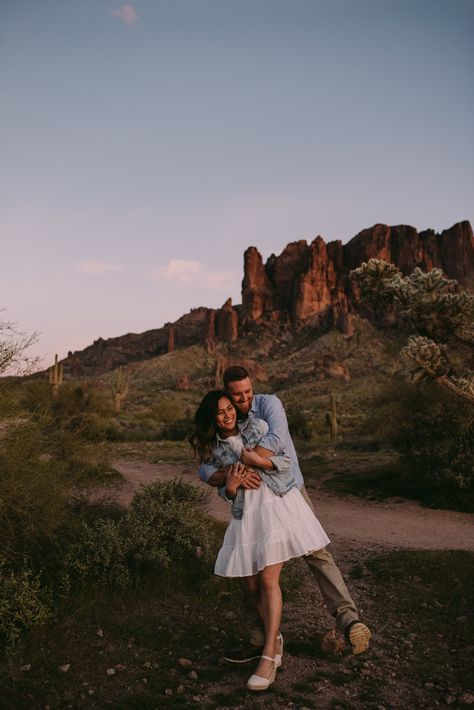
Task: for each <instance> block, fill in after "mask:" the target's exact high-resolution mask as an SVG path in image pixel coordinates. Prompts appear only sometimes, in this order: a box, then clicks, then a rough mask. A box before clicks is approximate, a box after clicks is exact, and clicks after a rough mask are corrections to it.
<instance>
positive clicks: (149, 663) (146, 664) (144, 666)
mask: <svg viewBox="0 0 474 710" xmlns="http://www.w3.org/2000/svg"><path fill="white" fill-rule="evenodd" d="M142 668H151V661H145V663H144V664H143V666H142Z"/></svg>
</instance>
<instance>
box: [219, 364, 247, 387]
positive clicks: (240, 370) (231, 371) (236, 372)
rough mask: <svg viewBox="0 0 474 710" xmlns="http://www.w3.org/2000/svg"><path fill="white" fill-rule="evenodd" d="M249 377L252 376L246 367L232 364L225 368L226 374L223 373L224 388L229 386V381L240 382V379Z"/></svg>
mask: <svg viewBox="0 0 474 710" xmlns="http://www.w3.org/2000/svg"><path fill="white" fill-rule="evenodd" d="M247 377H250V375H249V372H248V370H246V369H245V367H241V366H240V365H232V366H231V367H228V368H227V369H226V370H224V374H223V375H222V380H223V382H224V388H225V387H227V385H228V384H229V382H238V381H240V380H245V379H246V378H247Z"/></svg>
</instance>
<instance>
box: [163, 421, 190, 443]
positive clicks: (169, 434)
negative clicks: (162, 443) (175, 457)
mask: <svg viewBox="0 0 474 710" xmlns="http://www.w3.org/2000/svg"><path fill="white" fill-rule="evenodd" d="M193 429H194V424H193V422H192V420H191V419H178V420H177V421H175V422H171V423H170V424H165V426H164V427H162V429H161V437H162V438H163V439H166V440H168V441H184V440H187V439H188V438H189V437H190V436H191V434H192V433H193Z"/></svg>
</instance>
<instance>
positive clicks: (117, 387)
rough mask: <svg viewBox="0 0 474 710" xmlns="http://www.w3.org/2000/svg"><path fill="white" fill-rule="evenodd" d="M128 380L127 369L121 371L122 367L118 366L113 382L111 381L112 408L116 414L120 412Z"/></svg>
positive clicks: (126, 391) (126, 392)
mask: <svg viewBox="0 0 474 710" xmlns="http://www.w3.org/2000/svg"><path fill="white" fill-rule="evenodd" d="M129 380H130V376H129V372H128V370H126V371H125V373H124V372H123V371H122V368H121V367H119V369H118V372H117V377H116V379H115V382H112V392H113V394H114V409H115V413H116V414H118V413H119V412H120V408H121V406H122V400H123V399H125V397H126V396H127V394H128V384H129Z"/></svg>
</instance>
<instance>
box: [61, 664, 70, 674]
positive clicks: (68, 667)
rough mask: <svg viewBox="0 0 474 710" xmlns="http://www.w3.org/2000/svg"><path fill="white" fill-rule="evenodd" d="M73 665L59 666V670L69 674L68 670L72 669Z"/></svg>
mask: <svg viewBox="0 0 474 710" xmlns="http://www.w3.org/2000/svg"><path fill="white" fill-rule="evenodd" d="M70 667H71V664H70V663H65V664H64V666H59V670H60V671H62V672H63V673H67V672H68V670H69V669H70Z"/></svg>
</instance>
